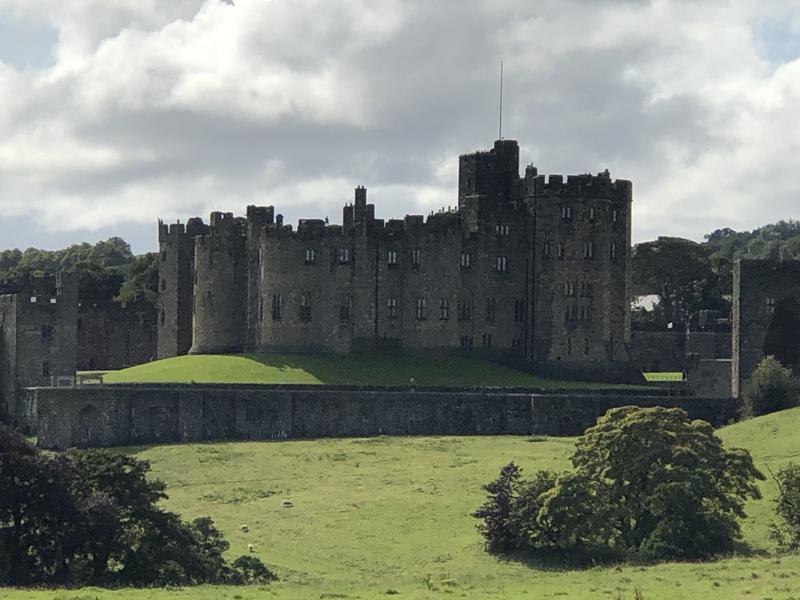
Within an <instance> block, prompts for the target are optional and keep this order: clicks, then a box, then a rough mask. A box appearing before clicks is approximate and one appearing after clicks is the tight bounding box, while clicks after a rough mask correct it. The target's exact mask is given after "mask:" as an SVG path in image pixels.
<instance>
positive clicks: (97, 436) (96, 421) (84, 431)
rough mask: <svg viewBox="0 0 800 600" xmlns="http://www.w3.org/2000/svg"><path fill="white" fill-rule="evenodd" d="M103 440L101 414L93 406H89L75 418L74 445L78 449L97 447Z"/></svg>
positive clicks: (73, 427)
mask: <svg viewBox="0 0 800 600" xmlns="http://www.w3.org/2000/svg"><path fill="white" fill-rule="evenodd" d="M101 440H102V434H101V432H100V415H99V412H98V410H97V408H96V407H95V406H94V405H93V404H87V405H86V406H84V407H83V408H82V409H81V410H80V411H78V414H77V415H76V416H75V422H74V423H73V426H72V443H73V444H74V445H75V447H77V448H91V447H92V446H97V445H98V444H99V442H100V441H101Z"/></svg>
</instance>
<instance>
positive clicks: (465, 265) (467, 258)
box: [461, 252, 471, 269]
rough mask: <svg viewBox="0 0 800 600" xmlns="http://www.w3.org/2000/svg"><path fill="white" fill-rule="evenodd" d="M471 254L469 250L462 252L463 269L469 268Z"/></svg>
mask: <svg viewBox="0 0 800 600" xmlns="http://www.w3.org/2000/svg"><path fill="white" fill-rule="evenodd" d="M470 258H471V257H470V255H469V252H462V253H461V268H462V269H469V264H470Z"/></svg>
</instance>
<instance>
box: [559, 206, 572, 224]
mask: <svg viewBox="0 0 800 600" xmlns="http://www.w3.org/2000/svg"><path fill="white" fill-rule="evenodd" d="M561 220H562V221H572V207H571V206H562V207H561Z"/></svg>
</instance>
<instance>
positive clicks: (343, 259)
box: [337, 248, 350, 265]
mask: <svg viewBox="0 0 800 600" xmlns="http://www.w3.org/2000/svg"><path fill="white" fill-rule="evenodd" d="M337 256H338V258H339V264H340V265H346V264H349V263H350V248H339V250H338V252H337Z"/></svg>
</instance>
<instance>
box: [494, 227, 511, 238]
mask: <svg viewBox="0 0 800 600" xmlns="http://www.w3.org/2000/svg"><path fill="white" fill-rule="evenodd" d="M494 232H495V233H496V234H497V235H499V236H507V235H508V234H509V233H511V228H510V227H509V226H508V225H495V226H494Z"/></svg>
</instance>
